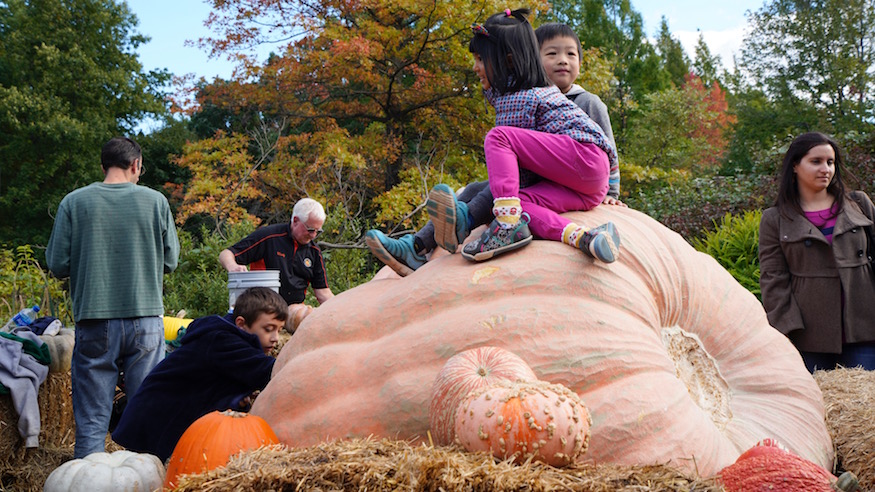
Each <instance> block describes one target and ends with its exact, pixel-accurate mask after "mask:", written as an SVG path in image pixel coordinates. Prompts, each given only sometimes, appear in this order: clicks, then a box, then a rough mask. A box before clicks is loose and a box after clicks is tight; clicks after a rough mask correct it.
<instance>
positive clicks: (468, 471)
mask: <svg viewBox="0 0 875 492" xmlns="http://www.w3.org/2000/svg"><path fill="white" fill-rule="evenodd" d="M175 490H178V491H205V492H220V491H232V490H276V491H281V490H351V491H352V490H355V491H358V490H368V491H388V490H392V491H395V490H405V491H416V490H429V491H432V490H469V491H481V490H482V491H496V492H502V491H510V490H514V491H516V490H528V491H532V492H537V491H548V490H569V491H585V492H616V491H629V492H631V491H636V492H646V491H665V492H668V491H677V490H696V491H701V492H718V491H722V490H723V488H722V487H721V486H720V485H719V484H718V483H717V482H716V481H714V480H703V479H699V478H695V477H690V476H688V475H685V474H683V473H681V472H680V471H678V470H676V469H673V468H670V467H667V466H620V465H575V466H572V467H568V468H563V469H558V468H553V467H551V466H548V465H544V464H541V463H532V462H528V463H524V464H523V465H515V464H513V463H511V462H509V461H502V462H496V461H495V460H494V459H493V458H492V456H491V455H489V454H486V453H467V452H464V451H461V450H460V449H459V448H455V447H433V446H426V445H419V446H413V445H411V444H410V443H407V442H404V441H391V440H387V439H382V440H379V441H376V440H371V439H354V440H343V441H334V442H328V443H322V444H317V445H315V446H311V447H308V448H288V447H285V446H284V445H275V446H269V447H263V448H260V449H257V450H253V451H248V452H244V453H241V454H239V455H237V456H235V457H234V458H232V460H231V462H230V463H228V466H227V467H224V468H218V469H215V470H211V471H209V472H206V473H203V474H197V475H187V476H184V477H182V478H181V479H180V483H179V486H178V487H177V488H176V489H175Z"/></svg>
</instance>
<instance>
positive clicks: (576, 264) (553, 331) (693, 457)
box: [252, 207, 833, 476]
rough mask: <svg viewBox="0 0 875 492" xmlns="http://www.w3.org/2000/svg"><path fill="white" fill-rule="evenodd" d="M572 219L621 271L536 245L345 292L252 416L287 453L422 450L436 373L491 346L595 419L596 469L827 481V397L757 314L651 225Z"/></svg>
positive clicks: (717, 271) (714, 269)
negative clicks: (604, 235) (784, 468)
mask: <svg viewBox="0 0 875 492" xmlns="http://www.w3.org/2000/svg"><path fill="white" fill-rule="evenodd" d="M567 216H568V217H569V218H570V219H572V220H573V221H575V222H577V223H579V224H582V225H584V226H595V225H598V224H601V223H604V222H605V221H608V220H612V221H613V222H614V223H615V224H616V225H617V229H618V230H619V233H620V236H621V238H622V245H621V253H620V258H619V260H618V261H617V262H615V263H612V264H604V263H598V262H595V261H594V260H593V259H592V258H589V257H588V256H586V255H584V254H582V253H580V252H579V251H575V250H574V249H572V248H570V247H569V246H566V245H564V244H560V243H558V242H552V241H534V242H533V243H532V244H530V245H529V246H527V247H525V248H522V249H520V250H518V251H515V252H512V253H508V254H506V255H503V256H500V257H497V258H495V259H493V260H491V261H487V262H483V263H471V262H468V261H466V260H465V259H464V258H462V257H461V255H447V256H442V257H440V258H436V259H433V260H432V261H430V262H429V263H427V264H426V265H425V266H423V267H422V268H420V269H419V270H417V271H415V272H414V273H413V274H411V275H409V276H407V277H404V278H400V279H389V278H384V279H380V280H374V281H371V282H367V283H365V284H363V285H360V286H358V287H356V288H354V289H350V290H348V291H346V292H343V293H342V294H340V295H338V296H336V297H335V298H334V299H332V300H331V301H329V302H326V303H325V304H323V305H322V306H321V307H320V308H319V309H317V310H315V311H314V312H313V313H312V314H311V315H310V316H308V317H307V318H306V319H305V320H304V322H303V323H302V324H301V326H300V327H299V329H298V331H297V333H296V334H295V336H294V337H292V339H291V340H290V342H289V343H287V344H286V345H285V346H284V347H283V350H282V352H281V353H280V355H279V357H278V359H277V363H276V365H275V366H274V373H273V379H272V380H271V382H270V383H269V384H268V385H267V387H266V388H265V390H264V391H263V392H262V393H261V395H260V396H259V398H258V399H257V400H256V402H255V404H254V406H253V409H252V413H254V414H256V415H259V416H261V417H263V418H264V419H265V420H267V422H268V423H269V424H270V425H271V427H272V428H273V429H274V431H275V432H276V433H277V436H278V437H279V438H280V440H281V441H282V442H284V443H286V444H288V445H291V446H307V445H311V444H314V443H317V442H320V441H322V440H325V439H335V438H346V437H354V436H358V437H366V436H369V435H374V436H381V437H388V438H401V439H414V438H418V439H425V438H426V436H427V431H428V428H429V419H428V407H429V401H430V391H431V387H432V382H433V381H434V379H435V376H436V375H437V374H438V372H439V371H440V369H441V367H443V365H444V363H445V362H446V361H447V360H448V359H449V358H450V357H452V356H453V355H455V354H457V353H459V352H461V351H464V350H467V349H471V348H474V347H479V346H485V345H489V346H497V347H501V348H504V349H506V350H509V351H511V352H513V353H515V354H517V355H518V356H520V357H521V358H522V359H523V360H524V361H525V362H526V363H528V364H529V366H531V368H532V369H533V370H534V372H535V374H536V375H537V376H538V378H540V379H542V380H545V381H550V382H552V383H558V384H562V385H564V386H567V387H568V388H570V389H571V390H573V391H574V392H576V393H577V394H578V395H580V397H581V399H582V400H583V401H584V402H586V406H587V407H588V408H589V411H590V414H591V416H592V429H591V432H592V434H591V440H590V445H589V449H588V451H587V453H586V454H585V455H583V457H582V460H583V461H584V462H596V463H617V464H649V463H667V462H668V463H671V464H672V465H674V466H677V467H681V468H686V469H688V470H694V471H698V472H699V473H700V474H701V475H703V476H709V475H715V474H716V473H717V472H719V471H720V470H721V469H722V468H723V467H725V466H728V465H730V464H732V463H733V462H734V461H735V460H736V458H738V456H739V455H740V454H741V452H742V451H744V450H746V449H748V448H750V447H751V446H753V445H754V444H755V443H756V442H757V441H759V440H760V439H762V438H763V437H772V438H775V439H778V440H780V441H781V442H783V443H784V444H785V445H786V446H787V447H788V448H789V450H790V451H792V452H794V453H796V454H798V455H799V456H802V457H803V458H806V459H808V460H811V461H813V462H815V463H817V464H819V465H821V466H823V467H826V468H827V469H829V468H830V467H831V466H832V461H833V453H832V443H831V440H830V436H829V434H828V432H827V429H826V426H825V423H824V409H823V403H822V401H821V393H820V390H819V388H818V387H817V385H816V383H815V382H814V380H813V378H812V377H811V375H810V374H809V373H808V372H807V371H806V370H805V367H804V365H803V363H802V359H801V357H800V356H799V354H798V352H797V351H796V350H795V349H794V347H793V346H792V344H790V342H789V341H788V340H787V339H786V338H785V337H784V336H783V335H781V334H780V333H778V332H777V331H776V330H774V329H773V328H772V327H771V326H769V323H768V321H767V319H766V315H765V312H764V311H763V308H762V306H761V304H760V303H759V302H758V301H757V299H756V297H754V296H753V295H752V294H751V293H750V292H748V291H747V290H745V289H744V288H743V287H741V286H740V285H739V284H738V282H736V281H735V280H734V279H733V278H732V277H731V276H730V275H729V273H727V272H726V270H725V269H723V268H722V267H720V266H719V265H718V264H717V263H716V261H714V260H713V259H712V258H711V257H709V256H707V255H705V254H703V253H699V252H697V251H695V250H694V249H693V248H692V247H691V246H690V245H689V244H688V243H687V242H686V241H685V240H684V239H683V238H682V237H681V236H679V235H678V234H676V233H674V232H672V231H671V230H669V229H667V228H665V227H664V226H662V225H661V224H659V223H658V222H656V221H655V220H653V219H651V218H650V217H648V216H646V215H644V214H642V213H640V212H637V211H635V210H631V209H624V208H620V207H597V208H596V209H594V210H592V211H589V212H574V213H569V214H567Z"/></svg>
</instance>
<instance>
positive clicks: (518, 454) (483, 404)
mask: <svg viewBox="0 0 875 492" xmlns="http://www.w3.org/2000/svg"><path fill="white" fill-rule="evenodd" d="M591 425H592V421H591V420H590V416H589V412H587V410H586V407H585V406H584V405H583V403H582V402H581V401H580V398H578V396H577V395H576V394H575V393H574V392H573V391H571V390H569V389H568V388H566V387H565V386H562V385H561V384H551V383H548V382H546V381H518V382H514V383H512V382H508V381H502V382H498V383H495V384H494V385H492V386H489V387H486V388H481V389H479V390H477V391H475V392H473V393H471V394H470V395H469V396H468V398H466V399H465V401H463V402H462V404H461V405H459V409H458V411H457V414H456V421H455V431H456V440H457V441H458V443H459V444H461V445H462V447H464V448H465V449H466V450H468V451H488V452H491V453H492V454H493V456H495V457H496V458H499V459H502V460H503V459H507V458H513V460H514V461H515V462H517V463H523V462H525V461H526V460H527V459H529V458H530V457H531V458H532V459H534V460H535V461H541V462H544V463H547V464H548V465H552V466H566V465H569V464H571V463H573V462H574V461H575V460H576V459H577V458H578V457H580V456H581V455H582V454H583V453H584V452H586V447H587V445H588V443H589V429H590V426H591Z"/></svg>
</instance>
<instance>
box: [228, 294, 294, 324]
mask: <svg viewBox="0 0 875 492" xmlns="http://www.w3.org/2000/svg"><path fill="white" fill-rule="evenodd" d="M262 314H270V315H272V316H274V317H276V319H278V320H280V321H283V322H285V321H286V320H287V319H288V318H289V305H288V304H286V301H285V299H283V298H282V296H280V295H279V294H277V293H276V292H274V291H273V290H272V289H269V288H267V287H250V288H248V289H246V290H244V291H243V293H241V294H240V295H239V296H237V299H236V300H235V301H234V317H235V318H236V317H237V316H242V317H243V319H244V320H246V325H247V326H251V325H252V323H255V320H257V319H258V317H259V316H261V315H262Z"/></svg>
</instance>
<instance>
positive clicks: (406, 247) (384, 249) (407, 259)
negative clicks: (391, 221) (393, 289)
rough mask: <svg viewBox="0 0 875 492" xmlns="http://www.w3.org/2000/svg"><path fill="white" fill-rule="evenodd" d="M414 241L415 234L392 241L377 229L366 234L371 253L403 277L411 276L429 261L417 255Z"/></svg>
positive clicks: (366, 242) (366, 241)
mask: <svg viewBox="0 0 875 492" xmlns="http://www.w3.org/2000/svg"><path fill="white" fill-rule="evenodd" d="M413 239H414V236H413V234H407V235H404V236H401V237H400V238H398V239H392V238H390V237H388V236H386V235H385V234H383V233H382V232H380V231H378V230H376V229H371V230H370V231H368V232H367V233H366V234H365V244H367V245H368V248H370V250H371V253H373V254H374V256H376V257H377V258H378V259H379V260H380V261H382V262H383V263H385V264H386V265H389V267H390V268H392V270H395V272H397V273H398V275H401V276H402V277H406V276H408V275H410V274H411V273H413V271H414V270H416V269H417V268H419V267H421V266H422V265H424V264H425V262H426V261H427V259H426V257H425V256H422V255H418V254H416V251H415V250H414V248H413Z"/></svg>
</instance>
